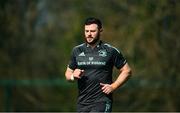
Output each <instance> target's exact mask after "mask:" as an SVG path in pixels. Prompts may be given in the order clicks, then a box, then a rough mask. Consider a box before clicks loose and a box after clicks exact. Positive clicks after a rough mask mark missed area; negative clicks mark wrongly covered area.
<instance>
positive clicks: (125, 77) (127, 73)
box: [111, 68, 131, 90]
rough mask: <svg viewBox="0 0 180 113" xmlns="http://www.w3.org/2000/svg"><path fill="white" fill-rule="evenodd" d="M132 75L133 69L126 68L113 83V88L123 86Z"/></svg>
mask: <svg viewBox="0 0 180 113" xmlns="http://www.w3.org/2000/svg"><path fill="white" fill-rule="evenodd" d="M130 76H131V69H130V68H128V69H126V70H123V71H122V72H121V73H120V74H119V76H118V78H117V79H116V80H115V81H114V82H113V83H112V84H111V86H112V88H113V90H116V89H117V88H119V87H121V86H122V85H123V84H124V83H125V82H126V81H127V80H128V79H129V77H130Z"/></svg>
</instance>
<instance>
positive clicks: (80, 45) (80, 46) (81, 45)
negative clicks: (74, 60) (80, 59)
mask: <svg viewBox="0 0 180 113" xmlns="http://www.w3.org/2000/svg"><path fill="white" fill-rule="evenodd" d="M84 47H85V43H82V44H79V45H77V46H74V48H73V50H74V51H76V50H78V49H82V48H84Z"/></svg>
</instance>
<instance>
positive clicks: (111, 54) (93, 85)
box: [65, 18, 131, 112]
mask: <svg viewBox="0 0 180 113" xmlns="http://www.w3.org/2000/svg"><path fill="white" fill-rule="evenodd" d="M84 29H85V30H84V34H85V43H83V44H81V45H78V46H76V47H74V48H73V51H72V56H71V60H70V63H69V65H68V67H67V70H66V72H65V76H66V79H67V80H68V81H74V80H77V82H78V89H79V95H78V102H77V111H78V112H111V110H112V101H113V100H112V92H113V91H115V90H116V89H117V88H118V87H120V86H122V85H123V83H125V82H126V81H127V80H128V78H129V76H130V75H131V69H130V67H129V65H128V63H127V61H126V59H125V58H124V57H123V56H122V54H121V52H119V51H118V50H117V49H116V48H115V47H113V46H111V45H109V44H107V43H104V42H102V41H101V40H100V35H101V33H102V31H103V30H102V24H101V21H100V20H99V19H97V18H87V19H86V21H85V25H84ZM114 66H115V67H116V68H117V69H119V72H120V74H119V76H118V77H117V79H116V80H115V81H114V82H113V81H112V70H113V67H114Z"/></svg>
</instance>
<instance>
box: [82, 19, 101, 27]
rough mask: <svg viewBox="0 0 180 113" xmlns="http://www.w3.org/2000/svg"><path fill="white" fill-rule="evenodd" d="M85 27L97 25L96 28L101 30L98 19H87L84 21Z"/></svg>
mask: <svg viewBox="0 0 180 113" xmlns="http://www.w3.org/2000/svg"><path fill="white" fill-rule="evenodd" d="M84 24H85V25H90V24H97V25H98V28H99V29H101V28H102V23H101V21H100V20H99V19H98V18H95V17H89V18H87V19H86V20H85V23H84Z"/></svg>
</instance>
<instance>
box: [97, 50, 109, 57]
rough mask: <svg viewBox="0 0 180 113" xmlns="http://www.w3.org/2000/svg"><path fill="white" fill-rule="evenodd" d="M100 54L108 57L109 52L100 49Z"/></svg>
mask: <svg viewBox="0 0 180 113" xmlns="http://www.w3.org/2000/svg"><path fill="white" fill-rule="evenodd" d="M98 52H99V56H102V57H106V56H107V52H106V50H99V51H98Z"/></svg>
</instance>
